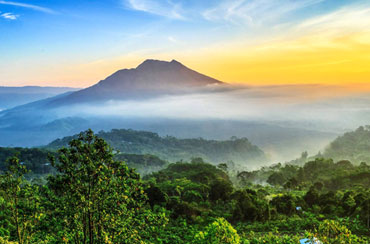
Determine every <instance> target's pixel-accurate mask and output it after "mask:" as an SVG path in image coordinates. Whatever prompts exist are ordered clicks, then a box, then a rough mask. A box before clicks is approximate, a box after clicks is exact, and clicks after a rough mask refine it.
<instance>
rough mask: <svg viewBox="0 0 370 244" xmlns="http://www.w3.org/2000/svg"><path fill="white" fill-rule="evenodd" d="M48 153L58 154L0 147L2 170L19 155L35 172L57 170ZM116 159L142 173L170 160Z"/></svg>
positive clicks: (119, 156) (123, 155)
mask: <svg viewBox="0 0 370 244" xmlns="http://www.w3.org/2000/svg"><path fill="white" fill-rule="evenodd" d="M48 155H53V156H57V155H56V153H55V150H53V151H51V150H47V149H44V148H43V149H40V148H21V147H15V148H11V147H0V172H1V171H5V170H6V160H7V159H8V158H10V157H13V156H17V157H18V158H19V159H20V162H21V163H22V164H23V165H25V166H26V167H27V169H29V170H31V173H33V174H49V173H53V172H55V169H54V168H53V167H52V166H51V164H50V162H49V159H48ZM115 159H116V160H120V161H124V162H126V163H127V165H128V166H129V167H131V168H135V169H136V170H137V171H138V172H139V173H140V174H141V175H146V174H149V173H152V172H153V171H158V170H161V169H163V168H164V167H165V166H167V165H168V162H166V161H164V160H162V159H160V158H158V157H157V156H154V155H148V154H147V155H139V154H126V153H120V154H117V155H116V156H115Z"/></svg>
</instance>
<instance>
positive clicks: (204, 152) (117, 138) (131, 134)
mask: <svg viewBox="0 0 370 244" xmlns="http://www.w3.org/2000/svg"><path fill="white" fill-rule="evenodd" d="M98 136H99V137H101V138H103V139H104V140H106V141H107V142H108V144H109V145H111V146H112V147H113V148H114V149H116V150H119V151H120V152H121V153H128V154H151V155H155V156H158V157H159V158H161V159H164V160H168V161H170V162H177V161H180V160H185V161H189V160H191V159H192V158H196V157H201V158H203V159H204V160H205V161H207V162H211V163H214V164H218V163H225V162H227V161H234V162H235V163H237V164H240V165H243V166H247V167H250V166H257V165H258V166H260V165H263V164H265V163H267V157H266V155H265V154H264V152H263V151H262V150H261V149H259V148H258V147H257V146H255V145H253V144H252V143H251V142H250V141H249V140H248V139H247V138H236V137H234V138H231V139H230V140H226V141H216V140H205V139H202V138H197V139H178V138H175V137H171V136H167V137H161V136H159V135H158V134H156V133H152V132H147V131H135V130H125V129H120V130H118V129H115V130H112V131H110V132H103V131H102V132H99V133H98ZM72 138H77V135H75V136H73V137H65V138H63V139H58V140H55V141H53V142H52V143H50V144H49V145H47V146H46V148H48V149H54V150H55V149H57V148H60V147H62V146H66V145H67V144H68V142H69V141H70V140H71V139H72Z"/></svg>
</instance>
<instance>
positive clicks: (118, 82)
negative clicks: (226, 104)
mask: <svg viewBox="0 0 370 244" xmlns="http://www.w3.org/2000/svg"><path fill="white" fill-rule="evenodd" d="M221 84H225V83H223V82H221V81H219V80H216V79H213V78H211V77H208V76H206V75H203V74H200V73H198V72H196V71H194V70H191V69H189V68H188V67H186V66H184V65H183V64H181V63H179V62H178V61H176V60H172V61H171V62H167V61H159V60H152V59H148V60H145V61H144V62H143V63H142V64H140V65H139V66H137V67H136V68H134V69H122V70H119V71H117V72H115V73H114V74H112V75H110V76H109V77H107V78H106V79H104V80H101V81H100V82H99V83H97V84H95V85H93V86H91V87H88V88H86V89H83V90H80V91H77V92H74V93H72V94H70V95H68V96H66V97H63V98H59V99H55V100H53V101H51V102H50V104H49V105H53V106H59V105H67V104H75V103H87V102H89V103H91V102H101V101H106V100H126V99H132V98H147V97H153V96H158V95H163V94H184V93H186V92H191V91H193V90H194V89H201V88H205V87H207V86H209V85H221Z"/></svg>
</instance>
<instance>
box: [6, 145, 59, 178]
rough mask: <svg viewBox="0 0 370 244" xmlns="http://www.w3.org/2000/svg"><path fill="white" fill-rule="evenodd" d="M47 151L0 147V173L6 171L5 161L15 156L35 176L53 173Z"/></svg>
mask: <svg viewBox="0 0 370 244" xmlns="http://www.w3.org/2000/svg"><path fill="white" fill-rule="evenodd" d="M49 153H50V152H49V151H47V150H45V149H38V148H5V147H0V171H5V170H7V165H6V163H5V162H6V160H7V159H8V158H10V157H13V156H15V155H17V157H18V158H19V161H20V162H22V164H23V165H24V166H26V167H27V169H29V170H31V171H32V172H33V173H36V174H48V173H51V172H53V167H52V166H51V165H50V163H49V160H48V155H49Z"/></svg>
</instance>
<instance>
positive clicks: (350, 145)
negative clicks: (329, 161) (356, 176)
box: [323, 126, 370, 164]
mask: <svg viewBox="0 0 370 244" xmlns="http://www.w3.org/2000/svg"><path fill="white" fill-rule="evenodd" d="M369 148H370V126H361V127H359V128H358V129H357V130H355V131H353V132H348V133H345V134H344V135H343V136H340V137H338V138H337V139H335V140H334V141H333V142H332V143H330V145H329V147H328V148H327V149H326V150H325V151H324V153H323V156H324V157H326V158H333V159H334V160H343V159H346V160H350V161H352V162H354V163H356V164H359V163H361V162H370V151H369Z"/></svg>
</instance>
